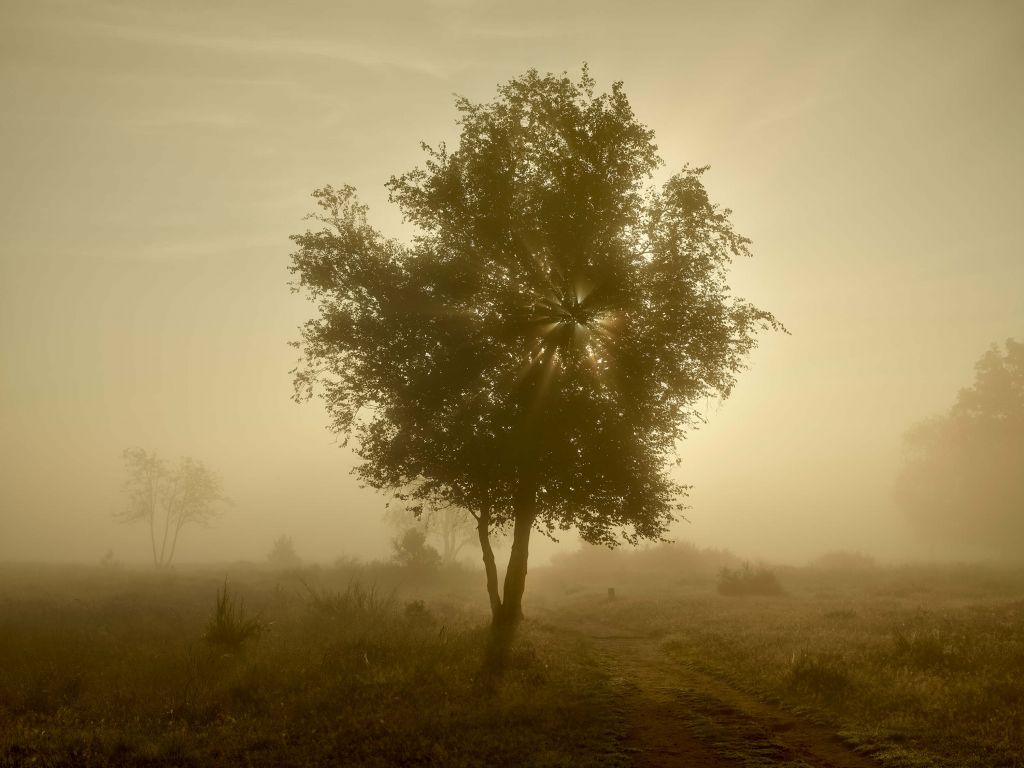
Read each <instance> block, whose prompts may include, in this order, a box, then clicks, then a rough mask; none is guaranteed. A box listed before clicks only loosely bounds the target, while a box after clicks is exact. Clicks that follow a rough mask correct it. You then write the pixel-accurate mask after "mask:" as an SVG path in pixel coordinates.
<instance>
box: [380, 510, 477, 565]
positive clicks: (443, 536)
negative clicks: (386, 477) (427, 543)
mask: <svg viewBox="0 0 1024 768" xmlns="http://www.w3.org/2000/svg"><path fill="white" fill-rule="evenodd" d="M386 517H387V519H388V520H389V522H390V523H391V524H392V525H394V526H395V527H396V528H398V529H399V530H402V531H404V530H406V529H408V528H410V527H415V528H419V529H420V530H422V531H423V533H424V534H426V536H427V538H431V539H433V540H435V541H437V542H438V543H439V544H440V549H439V550H438V551H439V552H440V555H441V562H443V563H446V564H450V563H454V562H455V561H456V560H458V557H459V553H460V552H461V551H462V550H463V548H464V547H465V546H466V545H467V544H471V543H473V542H474V541H476V522H475V520H474V519H473V516H472V514H470V513H469V512H468V511H467V510H465V509H460V508H459V507H456V506H453V505H451V504H448V505H445V506H427V505H424V504H414V505H412V506H411V507H404V506H403V507H392V508H390V509H389V510H388V512H387V515H386Z"/></svg>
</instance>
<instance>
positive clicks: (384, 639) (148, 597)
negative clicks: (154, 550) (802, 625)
mask: <svg viewBox="0 0 1024 768" xmlns="http://www.w3.org/2000/svg"><path fill="white" fill-rule="evenodd" d="M477 581H478V579H477V578H476V574H467V573H465V572H457V573H449V574H447V575H445V574H441V575H434V576H433V577H431V578H430V579H424V578H419V577H417V574H410V573H408V572H402V571H399V570H397V569H394V568H389V567H359V566H354V565H344V564H342V565H341V566H340V567H338V568H333V569H330V568H328V569H317V568H314V569H307V570H305V571H303V572H302V573H301V574H300V573H274V572H266V571H258V570H253V569H243V570H238V569H235V570H231V571H229V572H228V573H227V581H226V585H227V586H226V591H225V572H224V570H219V571H217V570H210V571H206V572H204V571H195V572H182V573H177V574H165V575H159V574H152V573H145V572H130V571H123V570H121V571H118V570H104V569H100V568H56V567H49V568H45V567H18V568H16V567H12V566H7V567H2V568H0V766H23V765H39V766H75V767H76V768H79V767H82V766H154V767H156V766H220V765H223V766H235V765H252V766H319V765H327V764H330V765H360V766H390V765H445V766H449V765H450V766H471V765H472V766H482V765H494V766H501V765H526V766H530V765H534V766H570V765H572V766H576V765H595V766H596V765H602V766H603V765H616V764H621V763H622V762H623V761H622V760H621V758H620V757H619V754H618V751H619V740H620V737H621V733H620V730H621V729H620V726H619V724H618V721H617V720H616V716H615V714H614V711H613V702H612V700H611V698H610V695H609V693H608V689H607V685H606V681H605V680H604V678H603V677H602V674H601V672H600V670H598V669H597V668H596V667H594V665H593V663H592V662H591V660H590V659H589V657H588V651H587V648H586V647H584V646H583V645H581V644H580V643H579V642H578V641H575V640H573V639H572V638H571V637H568V636H566V635H564V634H559V633H557V632H551V631H545V630H543V629H541V628H539V627H537V626H535V625H530V624H527V626H526V627H524V631H523V633H522V634H521V636H520V638H519V640H518V642H517V643H516V645H515V646H514V647H513V649H512V652H511V656H510V660H509V668H508V669H507V670H506V672H505V673H504V674H503V675H502V676H501V677H498V678H496V677H495V676H493V675H491V674H489V673H488V672H487V671H486V670H485V669H484V665H483V660H484V649H485V640H486V631H485V629H484V627H485V625H486V616H485V615H484V614H483V613H482V612H481V611H480V610H479V608H478V607H477V606H476V605H475V604H474V603H472V602H471V601H467V600H466V598H465V595H466V594H467V593H466V590H467V589H469V590H471V591H472V593H473V595H474V596H475V593H476V591H477V588H478V587H479V584H478V583H477ZM401 582H406V583H409V582H411V583H417V582H418V583H421V584H422V583H429V585H430V586H431V592H430V593H429V594H423V595H419V594H417V593H416V592H413V591H412V590H410V589H403V588H402V587H401V586H400V583H401ZM389 583H390V586H389ZM371 585H373V586H371ZM480 591H481V592H482V590H480ZM218 596H219V597H220V605H219V609H220V610H219V612H218V605H217V603H218ZM243 599H244V605H243V604H242V603H241V601H242V600H243Z"/></svg>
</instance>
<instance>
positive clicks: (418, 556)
mask: <svg viewBox="0 0 1024 768" xmlns="http://www.w3.org/2000/svg"><path fill="white" fill-rule="evenodd" d="M392 546H393V547H394V550H395V554H394V561H395V562H396V563H398V564H399V565H401V566H405V567H407V568H418V569H422V570H433V569H435V568H437V566H439V565H440V564H441V555H440V553H439V552H438V551H437V550H436V549H434V548H433V547H432V546H430V545H429V544H428V543H427V535H426V534H425V533H424V532H423V531H421V530H420V529H419V528H408V529H407V530H406V531H405V532H404V533H402V535H401V536H399V537H398V538H396V539H395V540H394V541H393V542H392Z"/></svg>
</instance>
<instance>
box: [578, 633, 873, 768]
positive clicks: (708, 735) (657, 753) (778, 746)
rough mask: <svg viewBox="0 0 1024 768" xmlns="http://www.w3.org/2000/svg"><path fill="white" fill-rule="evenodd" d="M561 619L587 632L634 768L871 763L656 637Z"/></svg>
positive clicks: (829, 767) (861, 767) (820, 767)
mask: <svg viewBox="0 0 1024 768" xmlns="http://www.w3.org/2000/svg"><path fill="white" fill-rule="evenodd" d="M562 626H563V627H564V628H565V629H570V630H572V631H575V632H578V633H580V634H581V635H583V636H584V637H587V638H588V639H589V640H590V641H591V642H592V644H593V646H594V649H595V652H596V654H597V656H598V658H599V659H600V660H601V662H602V665H603V666H604V667H605V669H606V670H607V671H608V673H609V674H610V678H611V684H612V687H613V690H614V691H615V692H616V694H617V695H618V696H619V697H620V700H621V701H622V712H623V715H624V717H625V720H626V726H627V732H626V743H627V750H628V751H629V752H630V753H631V754H632V756H633V761H634V765H636V766H637V768H675V767H677V766H686V768H709V767H710V766H742V767H743V768H769V767H782V768H878V763H876V762H875V761H873V760H871V759H870V758H868V757H866V756H865V755H861V754H858V753H857V752H854V751H853V750H852V749H851V748H850V747H849V746H848V745H847V744H845V743H844V742H843V741H842V740H841V739H840V738H839V737H838V736H837V735H836V734H835V733H834V732H833V731H832V730H830V729H829V728H827V727H826V726H823V725H820V724H817V723H813V722H810V721H808V720H804V719H801V718H800V717H799V716H797V715H795V714H793V713H792V712H788V711H786V710H785V709H783V708H781V707H778V706H774V705H772V704H768V703H766V702H764V701H761V700H760V699H758V698H756V697H755V696H752V695H750V694H748V693H745V692H743V691H741V690H738V689H737V688H734V687H733V686H731V685H729V684H728V683H726V682H724V681H722V680H720V679H718V678H715V677H712V676H711V675H708V674H705V673H703V672H700V671H699V670H696V669H694V668H692V667H688V666H686V665H684V664H681V663H679V662H674V661H672V660H671V659H670V658H669V657H668V656H667V655H666V654H665V653H664V652H663V651H662V650H661V644H660V642H659V641H657V640H653V639H651V638H647V637H641V636H636V635H629V634H623V632H622V631H621V629H618V628H614V627H608V626H604V625H600V624H575V625H570V626H566V625H562Z"/></svg>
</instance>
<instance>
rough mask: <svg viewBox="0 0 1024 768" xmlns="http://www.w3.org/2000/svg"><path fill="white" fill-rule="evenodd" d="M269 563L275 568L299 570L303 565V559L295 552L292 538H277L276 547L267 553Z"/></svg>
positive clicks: (282, 536) (283, 536)
mask: <svg viewBox="0 0 1024 768" xmlns="http://www.w3.org/2000/svg"><path fill="white" fill-rule="evenodd" d="M267 562H268V563H270V565H271V566H273V567H274V568H298V567H299V566H300V565H302V558H301V557H299V555H298V553H297V552H296V551H295V543H294V542H293V541H292V537H291V536H285V535H281V536H278V537H277V539H276V540H275V541H274V546H273V547H271V548H270V552H269V553H267Z"/></svg>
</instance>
